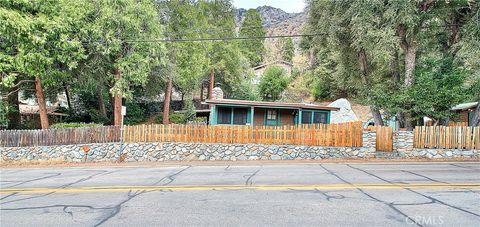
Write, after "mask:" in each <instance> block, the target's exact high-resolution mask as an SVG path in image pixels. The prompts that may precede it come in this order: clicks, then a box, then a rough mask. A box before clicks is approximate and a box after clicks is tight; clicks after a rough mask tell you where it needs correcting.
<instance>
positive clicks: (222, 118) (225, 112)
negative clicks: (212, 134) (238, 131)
mask: <svg viewBox="0 0 480 227" xmlns="http://www.w3.org/2000/svg"><path fill="white" fill-rule="evenodd" d="M231 117H232V108H226V107H218V119H217V123H218V124H231V123H232V118H231Z"/></svg>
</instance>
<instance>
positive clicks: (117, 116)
mask: <svg viewBox="0 0 480 227" xmlns="http://www.w3.org/2000/svg"><path fill="white" fill-rule="evenodd" d="M113 74H114V76H115V80H116V81H119V80H120V79H121V78H122V74H121V73H120V70H119V69H118V68H116V69H115V70H114V71H113ZM113 102H114V104H113V106H114V107H113V124H114V125H121V124H122V96H121V95H119V94H116V95H115V96H114V97H113Z"/></svg>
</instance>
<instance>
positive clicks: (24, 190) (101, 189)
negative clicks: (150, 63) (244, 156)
mask: <svg viewBox="0 0 480 227" xmlns="http://www.w3.org/2000/svg"><path fill="white" fill-rule="evenodd" d="M355 188H360V189H386V190H390V189H404V188H410V189H454V188H462V189H480V183H456V184H305V185H298V184H297V185H178V186H137V185H129V186H101V187H76V188H7V189H0V194H10V193H22V194H34V193H50V192H55V193H99V192H125V191H210V190H271V191H275V190H277V191H278V190H315V189H318V190H342V189H355Z"/></svg>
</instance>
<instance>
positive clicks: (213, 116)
mask: <svg viewBox="0 0 480 227" xmlns="http://www.w3.org/2000/svg"><path fill="white" fill-rule="evenodd" d="M209 123H210V125H216V124H217V111H216V106H215V105H213V104H212V105H211V107H210V122H209Z"/></svg>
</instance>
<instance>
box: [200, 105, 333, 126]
mask: <svg viewBox="0 0 480 227" xmlns="http://www.w3.org/2000/svg"><path fill="white" fill-rule="evenodd" d="M205 103H207V104H209V105H210V118H209V124H210V125H218V124H222V125H254V126H263V125H267V126H283V125H299V124H317V123H323V124H328V123H330V116H331V112H332V111H338V110H339V108H336V107H327V106H320V105H313V104H305V103H284V102H259V101H247V100H235V99H207V100H206V101H205Z"/></svg>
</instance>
